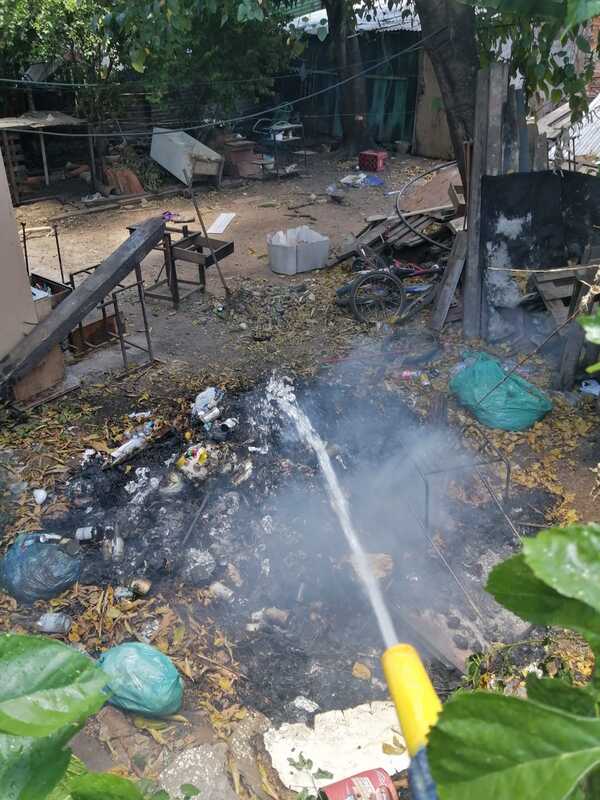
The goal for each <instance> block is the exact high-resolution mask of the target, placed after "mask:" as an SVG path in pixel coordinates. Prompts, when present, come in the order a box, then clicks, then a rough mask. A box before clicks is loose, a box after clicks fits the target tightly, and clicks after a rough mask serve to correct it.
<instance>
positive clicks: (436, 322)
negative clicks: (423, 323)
mask: <svg viewBox="0 0 600 800" xmlns="http://www.w3.org/2000/svg"><path fill="white" fill-rule="evenodd" d="M466 256H467V234H466V232H463V233H458V234H457V235H456V238H455V239H454V245H453V247H452V252H451V253H450V257H449V258H448V265H447V267H446V269H445V271H444V276H443V278H442V281H441V283H440V289H439V291H438V295H437V297H436V300H435V305H434V307H433V315H432V317H431V327H432V328H433V330H434V331H441V330H442V328H443V327H444V323H445V322H446V317H447V316H448V311H449V310H450V306H451V304H452V300H453V298H454V293H455V292H456V288H457V286H458V282H459V280H460V276H461V275H462V271H463V268H464V266H465V258H466Z"/></svg>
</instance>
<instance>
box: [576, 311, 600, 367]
mask: <svg viewBox="0 0 600 800" xmlns="http://www.w3.org/2000/svg"><path fill="white" fill-rule="evenodd" d="M577 322H579V324H580V325H581V326H582V327H583V329H584V330H585V338H586V339H587V340H588V342H591V343H592V344H600V311H596V313H595V314H594V315H592V316H582V317H579V318H578V319H577ZM586 372H588V373H589V374H590V375H593V374H594V373H596V372H600V362H598V363H597V364H592V365H591V366H590V367H587V369H586Z"/></svg>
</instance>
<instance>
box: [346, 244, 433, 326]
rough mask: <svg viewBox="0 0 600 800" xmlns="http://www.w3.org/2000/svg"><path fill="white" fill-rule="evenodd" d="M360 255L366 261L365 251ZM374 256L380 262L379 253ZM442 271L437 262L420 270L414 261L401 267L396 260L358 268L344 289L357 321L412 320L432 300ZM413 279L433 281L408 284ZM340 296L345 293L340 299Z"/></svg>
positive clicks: (392, 321) (366, 262) (399, 322)
mask: <svg viewBox="0 0 600 800" xmlns="http://www.w3.org/2000/svg"><path fill="white" fill-rule="evenodd" d="M367 255H369V254H367ZM359 258H360V259H361V264H362V263H365V264H368V263H369V259H365V258H364V254H361V255H360V256H359ZM377 259H378V261H379V262H381V261H382V259H380V257H379V256H377ZM370 263H372V259H370ZM443 272H444V269H443V267H440V266H438V265H437V264H436V265H435V266H433V267H429V268H426V269H423V268H422V267H419V266H417V265H414V264H413V265H410V266H403V265H402V264H401V263H400V262H397V261H396V262H394V263H393V264H391V265H390V266H387V265H386V266H379V267H376V268H375V269H373V268H371V269H367V270H365V271H361V272H360V273H359V274H358V276H357V277H356V278H355V279H354V280H353V281H352V282H351V283H350V284H349V285H348V286H347V287H343V289H345V290H346V292H347V294H348V297H347V304H348V305H349V307H350V310H351V312H352V314H353V316H354V317H355V318H356V319H357V320H358V321H359V322H364V323H375V322H388V323H390V324H396V325H397V324H402V323H404V322H406V321H407V320H409V319H412V318H413V317H414V316H416V315H417V314H418V313H419V311H421V309H423V308H425V307H426V306H428V305H430V304H431V303H433V301H434V299H435V297H436V295H437V291H438V284H439V281H440V279H441V276H442V274H443ZM414 278H431V279H432V280H431V281H430V282H428V283H416V284H415V283H409V281H411V280H412V279H414ZM338 295H339V293H338ZM343 295H344V292H342V295H341V296H342V298H343ZM342 304H343V303H342Z"/></svg>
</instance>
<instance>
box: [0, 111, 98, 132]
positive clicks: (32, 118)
mask: <svg viewBox="0 0 600 800" xmlns="http://www.w3.org/2000/svg"><path fill="white" fill-rule="evenodd" d="M84 122H85V120H84V119H77V118H76V117H71V116H70V115H69V114H63V112H62V111H28V112H27V114H22V115H21V116H20V117H1V118H0V130H10V129H11V128H35V129H36V130H37V129H38V128H54V127H56V126H59V125H83V123H84Z"/></svg>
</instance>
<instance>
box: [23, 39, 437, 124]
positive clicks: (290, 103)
mask: <svg viewBox="0 0 600 800" xmlns="http://www.w3.org/2000/svg"><path fill="white" fill-rule="evenodd" d="M447 28H448V26H447V25H444V26H442V27H441V28H439V29H438V30H436V31H434V32H433V33H430V34H429V35H428V36H425V37H424V38H422V39H420V40H419V41H418V42H415V43H414V44H412V45H409V46H408V47H406V48H404V49H403V50H400V51H398V52H397V53H393V54H392V55H391V56H388V57H387V58H384V59H383V60H381V61H379V62H377V63H376V64H373V65H372V66H370V67H365V68H364V69H362V70H360V71H359V72H357V73H354V74H353V75H349V76H348V77H347V78H343V79H342V80H339V81H337V82H336V83H334V84H332V85H331V86H326V87H324V88H322V89H317V90H316V91H314V92H311V93H309V94H307V95H304V96H303V97H298V98H296V99H294V100H286V101H285V102H282V103H278V104H277V105H275V106H272V107H271V108H267V109H262V110H261V111H257V112H254V113H252V114H242V115H240V116H237V117H231V118H229V119H225V120H216V119H215V120H211V121H209V122H207V121H204V122H200V123H198V124H196V125H188V126H185V127H181V128H169V129H166V130H164V131H157V132H156V133H155V134H154V135H155V136H156V135H161V134H172V133H189V132H191V131H197V130H202V129H206V128H212V127H215V126H221V125H231V124H232V123H239V122H246V121H248V120H251V119H258V118H260V117H265V116H268V115H269V114H272V113H274V112H276V111H280V110H281V109H283V108H286V107H289V106H294V105H296V104H297V103H304V102H307V101H308V100H312V99H313V98H315V97H319V96H320V95H323V94H326V93H327V92H331V91H334V90H335V89H338V88H339V87H340V86H345V85H346V84H348V83H351V82H352V81H354V80H356V79H357V78H360V77H361V76H363V75H366V74H368V73H369V72H373V71H374V70H376V69H379V67H381V66H383V65H384V64H389V63H390V62H391V61H394V60H395V59H396V58H399V57H400V56H403V55H406V54H407V53H410V52H414V51H416V50H420V49H422V48H423V47H424V45H425V42H427V41H428V40H430V39H432V38H434V37H436V36H438V35H439V34H440V33H443V32H444V31H445V30H447ZM10 130H11V132H12V133H31V132H32V131H31V129H28V128H22V129H21V128H11V129H10ZM35 132H38V133H39V130H36V131H35ZM150 133H151V130H150V129H148V130H144V131H123V132H122V133H121V132H120V134H119V135H121V136H123V137H130V138H133V137H138V136H148V135H149V134H150ZM44 136H55V137H61V138H68V139H89V138H95V139H103V138H112V137H114V136H115V134H114V133H66V132H62V131H49V130H47V129H44Z"/></svg>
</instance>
